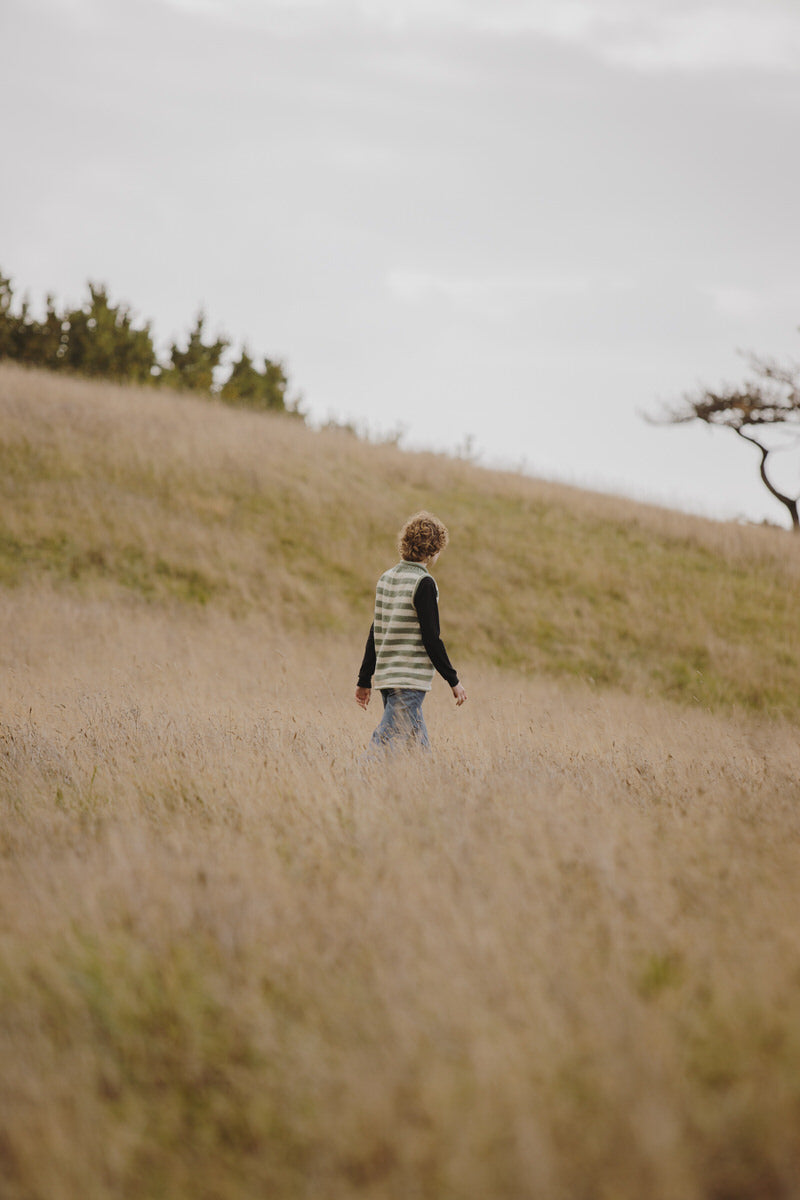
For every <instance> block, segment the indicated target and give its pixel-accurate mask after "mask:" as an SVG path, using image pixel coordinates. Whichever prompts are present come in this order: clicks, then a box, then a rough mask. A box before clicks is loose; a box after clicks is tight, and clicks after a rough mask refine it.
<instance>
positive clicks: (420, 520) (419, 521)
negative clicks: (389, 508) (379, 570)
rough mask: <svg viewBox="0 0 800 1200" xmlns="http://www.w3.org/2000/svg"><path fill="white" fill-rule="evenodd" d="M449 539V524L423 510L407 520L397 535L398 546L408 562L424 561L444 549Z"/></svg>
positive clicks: (402, 556)
mask: <svg viewBox="0 0 800 1200" xmlns="http://www.w3.org/2000/svg"><path fill="white" fill-rule="evenodd" d="M449 540H450V534H449V533H448V532H447V526H446V525H444V524H443V523H442V522H441V521H440V520H439V518H438V517H435V516H434V515H433V513H429V512H425V511H424V510H423V512H418V513H414V516H413V517H409V519H408V520H407V521H406V523H405V525H404V526H403V528H402V529H401V530H400V532H399V534H398V535H397V546H398V549H399V550H400V557H401V558H404V559H405V560H406V562H424V561H425V559H427V558H433V556H434V554H438V553H439V551H440V550H444V548H445V546H446V545H447V543H448V541H449Z"/></svg>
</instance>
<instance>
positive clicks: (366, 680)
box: [358, 575, 458, 688]
mask: <svg viewBox="0 0 800 1200" xmlns="http://www.w3.org/2000/svg"><path fill="white" fill-rule="evenodd" d="M414 608H415V609H416V610H417V616H418V617H419V628H420V632H421V634H422V644H423V646H424V647H425V649H426V651H427V652H428V658H429V659H430V660H431V662H432V663H433V665H434V667H435V668H436V670H437V671H438V672H439V674H440V675H441V676H442V678H443V679H444V680H446V682H447V683H449V685H450V687H451V688H453V687H455V686H456V684H457V683H458V675H457V674H456V672H455V670H454V668H453V664H452V663H451V662H450V659H449V658H448V657H447V651H446V650H445V648H444V642H443V641H442V639H441V635H440V632H439V604H438V601H437V599H436V584H435V583H434V582H433V579H432V578H431V576H430V575H426V576H424V577H423V578H422V579H421V580H420V582H419V586H418V587H417V590H416V592H415V594H414ZM375 660H376V653H375V624H374V622H373V624H372V625H371V627H370V631H369V637H368V638H367V645H366V647H365V649H364V658H363V660H362V663H361V669H360V671H359V672H358V686H359V687H362V688H368V687H371V686H372V676H373V675H374V674H375Z"/></svg>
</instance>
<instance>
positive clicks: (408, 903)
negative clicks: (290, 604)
mask: <svg viewBox="0 0 800 1200" xmlns="http://www.w3.org/2000/svg"><path fill="white" fill-rule="evenodd" d="M0 623H2V627H3V629H4V630H5V632H6V637H5V639H4V642H3V647H2V655H3V659H2V674H1V675H0V678H1V679H2V684H1V685H0V719H1V720H2V731H1V736H0V799H1V800H2V808H1V809H0V814H1V815H0V849H1V850H2V858H1V859H0V912H1V913H2V917H0V1061H2V1064H3V1071H2V1078H1V1079H0V1130H2V1134H0V1178H2V1181H3V1182H2V1187H0V1192H1V1193H2V1195H3V1197H4V1200H6V1198H8V1200H34V1198H35V1200H85V1198H86V1197H92V1200H95V1198H97V1200H103V1198H105V1197H107V1198H109V1200H111V1198H112V1197H113V1198H114V1200H117V1198H128V1197H130V1198H134V1197H135V1198H137V1200H140V1198H141V1200H145V1198H146V1200H151V1198H156V1197H165V1198H169V1200H183V1198H186V1200H189V1198H191V1200H206V1198H207V1200H212V1198H213V1200H256V1198H257V1200H261V1198H262V1197H265V1196H275V1197H281V1198H286V1200H293V1198H295V1197H297V1198H300V1197H303V1198H309V1200H310V1198H312V1197H313V1198H314V1200H317V1198H323V1200H324V1198H328V1197H330V1198H331V1200H333V1198H336V1200H339V1198H348V1197H370V1198H372V1200H382V1198H384V1197H387V1198H389V1197H391V1198H392V1200H407V1198H408V1197H424V1198H426V1200H427V1198H430V1200H442V1198H445V1200H447V1198H452V1200H467V1198H469V1200H473V1198H474V1200H487V1198H489V1197H491V1198H492V1200H504V1198H508V1200H512V1198H513V1200H523V1198H528V1197H529V1198H531V1200H550V1198H551V1197H552V1198H561V1197H565V1198H572V1197H586V1198H587V1200H590V1198H595V1197H596V1198H598V1200H601V1198H602V1200H605V1198H609V1200H610V1198H612V1197H613V1198H615V1200H642V1198H645V1197H646V1198H647V1200H695V1198H696V1200H701V1198H706V1197H714V1198H716V1200H722V1198H726V1200H763V1198H765V1197H766V1198H769V1197H774V1198H778V1197H781V1198H789V1197H794V1196H798V1195H800V1182H799V1181H800V1025H798V1021H797V1012H798V1004H800V927H799V926H798V922H797V912H798V911H800V871H798V848H799V844H800V843H799V837H798V835H800V803H799V802H800V779H799V777H798V766H800V761H799V760H800V753H799V752H798V749H797V744H796V735H795V732H794V730H793V729H792V728H790V727H789V726H788V725H785V724H783V723H780V722H769V723H768V722H766V721H764V720H763V719H759V718H756V717H752V716H751V717H748V718H745V717H744V716H739V717H734V716H730V715H728V716H714V715H711V714H709V713H704V712H692V711H690V710H687V709H686V708H684V707H679V706H677V705H671V704H669V703H667V702H665V701H661V700H649V701H648V700H642V699H641V698H640V699H632V698H629V697H627V696H624V695H622V694H619V693H614V692H612V691H606V692H604V693H599V692H598V691H597V689H596V688H592V687H590V686H588V685H584V684H580V683H575V682H573V683H571V684H569V683H561V684H556V683H554V682H545V681H532V680H531V679H530V678H525V677H522V676H519V675H516V674H514V673H513V672H501V671H499V670H497V669H495V668H492V667H490V666H486V665H485V664H480V663H479V662H475V663H466V664H464V666H463V675H464V678H465V681H466V683H467V686H468V688H469V692H470V700H469V703H468V704H467V705H466V706H465V707H464V708H463V709H460V710H456V709H455V708H454V706H453V705H452V701H451V699H450V696H449V691H448V689H446V688H445V687H444V686H443V685H441V681H439V686H435V688H434V692H433V693H432V695H431V697H430V700H429V701H428V703H427V708H428V712H427V717H428V724H429V728H430V731H431V735H432V738H433V741H434V744H435V748H436V753H435V754H434V755H433V756H432V758H417V757H411V758H406V757H401V758H400V759H398V760H396V761H393V762H389V763H387V764H386V766H385V767H378V766H374V765H367V766H365V765H364V764H362V763H361V762H360V755H361V752H362V750H363V747H364V746H365V744H366V742H367V739H368V736H369V733H370V731H371V729H372V727H373V724H374V722H375V720H377V713H376V712H374V711H373V710H372V709H371V710H370V712H369V713H368V714H367V715H366V716H365V715H364V714H363V713H362V712H361V711H360V710H359V709H358V708H357V706H356V705H355V703H354V701H353V700H352V698H351V697H352V688H353V683H354V679H353V674H354V670H355V667H356V666H357V659H358V656H359V647H358V646H354V645H353V644H352V642H351V640H350V639H346V638H332V637H328V638H322V637H318V638H316V639H314V638H313V636H312V637H311V640H310V643H309V644H305V645H303V644H301V643H300V642H299V641H293V640H292V639H291V638H290V637H288V636H287V635H285V634H282V633H281V632H280V631H277V630H276V629H275V628H274V627H273V626H272V624H271V622H270V621H268V620H267V619H266V618H265V617H264V616H263V615H262V614H259V613H251V614H250V615H249V616H247V617H243V618H240V619H236V618H234V617H231V616H230V615H228V614H225V613H224V612H221V611H218V610H216V609H213V608H211V609H209V608H206V609H200V610H198V609H193V608H188V609H187V608H164V607H154V606H152V605H150V606H148V605H146V604H144V603H143V602H142V601H141V600H135V599H131V600H127V601H126V600H124V598H121V597H119V596H114V597H112V598H108V597H105V598H104V597H95V598H86V597H81V596H79V595H75V594H72V593H65V592H64V590H63V589H61V588H58V587H55V588H53V587H48V586H47V585H46V584H40V585H39V586H37V587H36V588H33V587H27V586H24V585H23V586H20V587H18V588H17V589H14V590H11V591H5V592H0Z"/></svg>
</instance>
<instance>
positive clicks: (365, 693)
mask: <svg viewBox="0 0 800 1200" xmlns="http://www.w3.org/2000/svg"><path fill="white" fill-rule="evenodd" d="M371 695H372V688H362V687H357V688H356V704H358V705H360V707H361V708H364V709H366V707H367V705H368V704H369V698H370V696H371Z"/></svg>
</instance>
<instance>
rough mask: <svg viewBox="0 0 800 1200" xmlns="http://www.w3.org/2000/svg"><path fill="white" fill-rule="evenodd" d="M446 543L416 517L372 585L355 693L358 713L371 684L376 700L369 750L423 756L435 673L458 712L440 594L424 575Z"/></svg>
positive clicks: (436, 525)
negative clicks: (396, 556) (394, 558)
mask: <svg viewBox="0 0 800 1200" xmlns="http://www.w3.org/2000/svg"><path fill="white" fill-rule="evenodd" d="M448 538H449V535H448V532H447V529H446V528H445V526H444V525H443V524H442V522H441V521H440V520H439V519H438V517H434V516H433V515H432V514H431V513H429V512H418V513H416V515H415V516H413V517H411V518H410V519H409V520H408V521H406V523H405V525H404V526H403V528H402V529H401V530H400V535H399V540H398V548H399V550H400V562H399V563H397V565H396V566H394V567H390V568H389V570H388V571H384V573H383V575H381V577H380V579H379V580H378V586H377V588H376V590H375V619H374V621H373V623H372V628H371V629H370V631H369V637H368V638H367V645H366V649H365V651H364V659H363V662H362V663H361V670H360V671H359V673H358V685H357V687H356V703H358V704H360V705H361V707H362V708H363V709H366V707H367V705H368V704H369V701H370V696H371V694H372V684H373V676H374V683H375V686H376V687H377V688H380V692H381V696H382V698H383V716H382V718H381V722H380V724H379V725H378V727H377V729H376V730H375V732H374V733H373V735H372V741H371V742H370V747H375V748H380V747H383V746H386V745H387V744H388V743H389V742H391V741H393V740H395V739H402V740H403V741H406V742H416V744H417V745H419V746H421V747H422V748H423V749H425V750H428V749H430V743H429V742H428V731H427V729H426V728H425V719H424V717H423V716H422V702H423V700H424V699H425V693H426V692H429V691H430V690H431V684H432V683H433V675H434V671H435V670H436V671H438V672H439V674H440V675H441V676H442V677H443V678H444V679H445V680H446V681H447V683H448V684H449V685H450V687H451V688H452V691H453V696H454V697H455V701H456V704H457V705H459V706H460V705H462V704H463V703H464V701H465V700H466V698H467V693H466V692H465V691H464V688H463V687H462V686H461V684H460V683H459V682H458V675H457V674H456V672H455V671H454V670H453V666H452V664H451V662H450V659H449V658H448V657H447V651H446V650H445V648H444V645H443V643H442V639H441V637H440V636H439V604H438V600H439V589H438V588H437V586H436V583H435V581H434V579H433V576H432V575H430V574H429V573H428V567H432V566H433V564H434V563H435V562H436V560H437V558H438V557H439V555H440V554H441V552H442V550H444V548H445V546H446V545H447V542H448Z"/></svg>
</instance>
